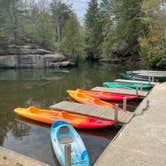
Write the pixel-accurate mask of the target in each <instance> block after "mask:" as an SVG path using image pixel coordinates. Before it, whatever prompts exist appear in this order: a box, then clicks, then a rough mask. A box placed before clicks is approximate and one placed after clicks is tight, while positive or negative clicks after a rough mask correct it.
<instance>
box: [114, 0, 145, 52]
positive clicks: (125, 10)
mask: <svg viewBox="0 0 166 166" xmlns="http://www.w3.org/2000/svg"><path fill="white" fill-rule="evenodd" d="M141 6H142V0H121V6H120V10H119V23H118V26H117V35H118V42H119V45H123V47H124V48H123V50H124V51H123V54H124V55H125V54H126V55H133V54H135V53H136V54H137V53H138V51H139V44H138V38H139V37H140V36H142V35H143V34H144V31H145V29H144V25H143V24H142V22H141V17H142V16H143V12H142V10H141Z"/></svg>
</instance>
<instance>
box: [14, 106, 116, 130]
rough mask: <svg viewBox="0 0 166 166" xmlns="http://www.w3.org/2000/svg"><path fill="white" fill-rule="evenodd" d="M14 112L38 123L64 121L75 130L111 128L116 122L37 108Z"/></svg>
mask: <svg viewBox="0 0 166 166" xmlns="http://www.w3.org/2000/svg"><path fill="white" fill-rule="evenodd" d="M14 111H15V112H16V113H17V114H18V115H20V116H23V117H25V118H28V119H31V120H35V121H38V122H42V123H46V124H52V123H53V122H55V121H57V120H64V121H66V122H68V123H70V124H71V125H72V126H73V127H75V128H81V129H94V128H102V127H107V126H111V125H113V124H114V122H112V121H109V120H102V119H98V118H93V117H89V116H83V115H77V114H72V113H68V112H65V111H55V110H44V109H39V108H37V107H29V108H16V109H14Z"/></svg>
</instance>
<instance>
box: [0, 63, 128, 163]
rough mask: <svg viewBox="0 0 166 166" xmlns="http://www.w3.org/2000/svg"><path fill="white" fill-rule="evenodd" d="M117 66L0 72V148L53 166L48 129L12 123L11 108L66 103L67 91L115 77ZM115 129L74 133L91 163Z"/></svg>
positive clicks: (25, 123)
mask: <svg viewBox="0 0 166 166" xmlns="http://www.w3.org/2000/svg"><path fill="white" fill-rule="evenodd" d="M123 70H125V69H124V68H122V67H121V66H111V65H101V64H93V65H92V64H83V65H81V66H79V67H78V68H74V69H71V70H69V71H68V70H67V71H66V70H65V71H57V70H55V69H51V70H0V108H1V109H0V145H2V146H5V147H7V148H9V149H13V150H15V151H17V152H20V153H23V154H25V155H28V156H31V157H33V158H35V159H38V160H41V161H44V162H47V163H49V164H50V165H56V164H57V163H56V160H55V159H54V158H55V156H54V154H53V151H52V147H51V143H50V135H49V127H50V126H47V127H46V126H44V127H43V126H42V127H41V124H40V125H39V124H38V125H32V124H30V122H28V123H27V122H25V121H24V122H23V121H18V119H17V120H15V118H16V115H15V113H14V112H13V109H14V108H16V107H28V106H31V105H34V106H37V107H39V108H48V107H49V105H52V104H55V103H57V102H60V101H62V100H67V94H66V90H67V89H76V88H83V89H90V88H93V87H94V86H101V85H102V82H104V81H112V80H114V79H116V78H118V74H119V72H121V71H123ZM117 131H118V129H116V128H110V127H108V128H105V129H101V130H93V131H92V130H89V131H84V130H78V132H79V133H80V135H81V137H82V139H83V140H84V142H85V144H86V146H87V148H88V151H89V154H90V158H91V163H94V162H95V160H96V159H97V157H98V156H99V155H100V154H101V153H102V151H103V150H104V149H105V147H106V146H107V145H108V144H109V143H110V141H111V140H112V138H113V137H114V135H115V134H116V133H117Z"/></svg>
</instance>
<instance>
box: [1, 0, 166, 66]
mask: <svg viewBox="0 0 166 166" xmlns="http://www.w3.org/2000/svg"><path fill="white" fill-rule="evenodd" d="M80 3H81V2H80ZM165 17H166V2H164V0H100V1H98V0H90V1H89V3H88V8H87V11H86V14H85V19H84V22H83V23H80V21H79V20H78V18H77V15H76V13H75V12H74V10H73V8H72V6H71V5H70V4H68V3H65V1H62V0H50V1H47V0H0V49H4V50H5V49H8V48H9V47H11V46H23V45H30V46H32V47H40V48H44V49H48V50H52V51H59V52H62V53H63V54H64V55H65V56H67V57H68V58H71V59H75V60H78V61H79V59H87V60H92V61H98V60H101V59H105V60H106V61H109V60H114V59H122V60H125V61H126V63H127V60H128V59H133V60H135V61H138V60H139V61H141V63H142V64H145V65H147V66H148V67H150V68H160V69H166V19H165Z"/></svg>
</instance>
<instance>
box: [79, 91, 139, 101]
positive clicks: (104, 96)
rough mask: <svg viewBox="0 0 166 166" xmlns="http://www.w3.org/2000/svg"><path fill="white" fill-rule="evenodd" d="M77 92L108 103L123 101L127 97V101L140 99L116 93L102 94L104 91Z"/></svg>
mask: <svg viewBox="0 0 166 166" xmlns="http://www.w3.org/2000/svg"><path fill="white" fill-rule="evenodd" d="M77 91H79V92H82V93H84V94H86V95H88V96H91V97H95V98H98V99H101V100H107V101H123V99H124V98H125V97H126V100H134V99H136V98H138V96H136V95H123V94H116V93H109V92H102V91H87V90H82V89H77Z"/></svg>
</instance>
